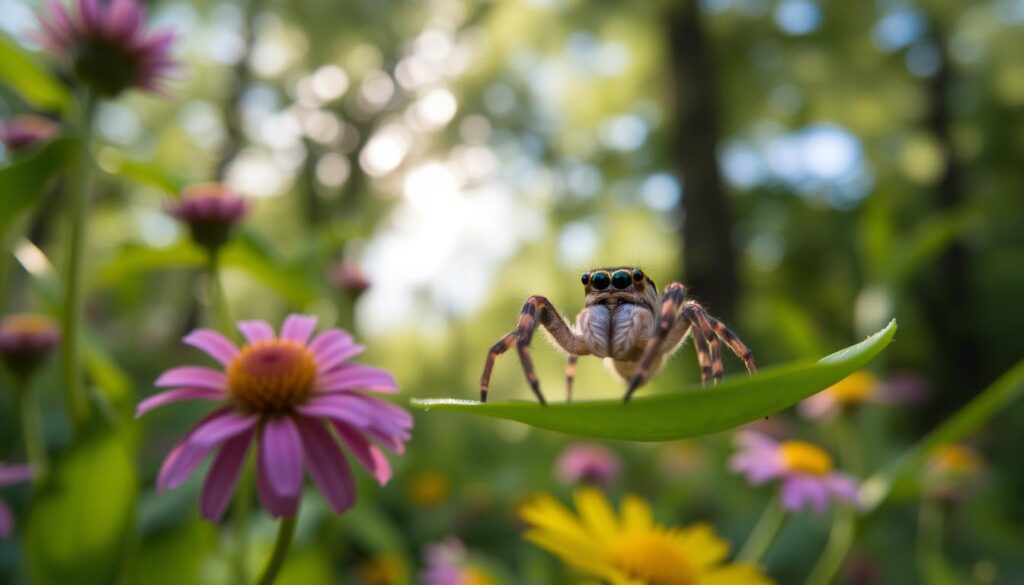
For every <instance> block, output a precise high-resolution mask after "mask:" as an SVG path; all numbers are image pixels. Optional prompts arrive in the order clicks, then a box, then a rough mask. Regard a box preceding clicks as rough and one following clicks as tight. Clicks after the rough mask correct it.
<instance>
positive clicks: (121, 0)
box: [106, 0, 142, 40]
mask: <svg viewBox="0 0 1024 585" xmlns="http://www.w3.org/2000/svg"><path fill="white" fill-rule="evenodd" d="M106 21H107V22H106V29H107V35H108V36H109V38H111V39H118V40H125V39H128V38H129V37H130V36H131V35H133V34H136V31H138V30H139V27H140V26H141V25H142V7H141V6H139V4H138V3H136V2H135V0H113V1H112V2H111V3H110V6H109V7H108V8H107V18H106Z"/></svg>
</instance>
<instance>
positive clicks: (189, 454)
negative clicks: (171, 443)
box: [156, 436, 213, 492]
mask: <svg viewBox="0 0 1024 585" xmlns="http://www.w3.org/2000/svg"><path fill="white" fill-rule="evenodd" d="M212 449H213V445H196V444H195V443H192V442H190V441H189V437H187V436H186V437H185V439H184V440H182V441H181V442H180V443H178V444H177V445H176V446H175V447H174V449H171V452H170V454H168V455H167V458H166V459H164V462H163V464H162V465H161V466H160V473H159V474H158V475H157V480H156V486H157V490H159V491H161V492H162V491H164V490H166V489H170V490H173V489H175V488H176V487H178V486H180V485H181V484H183V483H185V480H186V479H188V476H190V475H192V472H193V471H195V470H196V467H199V464H200V463H202V462H203V459H206V456H207V455H208V454H209V453H210V451H211V450H212Z"/></svg>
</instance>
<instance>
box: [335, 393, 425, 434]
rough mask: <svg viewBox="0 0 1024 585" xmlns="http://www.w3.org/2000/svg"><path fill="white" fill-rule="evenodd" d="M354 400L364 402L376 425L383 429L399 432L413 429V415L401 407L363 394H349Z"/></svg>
mask: <svg viewBox="0 0 1024 585" xmlns="http://www.w3.org/2000/svg"><path fill="white" fill-rule="evenodd" d="M348 396H351V397H352V398H354V399H356V400H357V401H359V402H362V403H363V404H364V405H365V407H366V409H367V410H368V411H369V412H370V416H371V417H373V420H374V424H376V425H379V426H381V427H383V428H389V429H390V428H394V429H396V432H397V431H404V430H408V429H411V428H412V415H411V414H409V411H407V410H405V409H404V408H402V407H400V406H395V405H394V404H391V403H390V402H387V401H385V400H381V399H379V398H371V397H369V396H363V395H362V394H349V395H348Z"/></svg>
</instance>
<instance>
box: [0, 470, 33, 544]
mask: <svg viewBox="0 0 1024 585" xmlns="http://www.w3.org/2000/svg"><path fill="white" fill-rule="evenodd" d="M30 479H32V468H31V467H29V466H28V465H24V464H20V465H0V487H2V486H5V485H11V484H15V483H24V482H26V481H28V480H30ZM13 529H14V514H13V513H12V512H11V509H10V508H9V507H7V504H6V503H5V502H4V501H3V500H0V538H10V536H11V531H12V530H13Z"/></svg>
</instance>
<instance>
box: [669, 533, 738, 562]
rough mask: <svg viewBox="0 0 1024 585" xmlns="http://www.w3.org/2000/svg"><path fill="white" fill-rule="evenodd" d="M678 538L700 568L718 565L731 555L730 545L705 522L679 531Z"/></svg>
mask: <svg viewBox="0 0 1024 585" xmlns="http://www.w3.org/2000/svg"><path fill="white" fill-rule="evenodd" d="M677 538H678V539H679V544H680V546H682V547H683V548H684V549H685V550H686V552H687V554H688V555H689V556H690V558H692V559H693V564H694V565H696V566H697V567H698V568H702V567H709V566H712V565H716V564H718V563H720V562H722V560H723V559H725V557H726V555H728V554H729V543H728V542H726V541H724V540H722V539H721V538H719V537H718V536H716V535H715V531H714V530H712V528H711V526H710V525H708V524H705V523H703V522H701V523H697V524H693V525H691V526H688V527H686V528H683V529H681V530H679V531H678V533H677Z"/></svg>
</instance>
